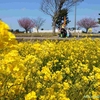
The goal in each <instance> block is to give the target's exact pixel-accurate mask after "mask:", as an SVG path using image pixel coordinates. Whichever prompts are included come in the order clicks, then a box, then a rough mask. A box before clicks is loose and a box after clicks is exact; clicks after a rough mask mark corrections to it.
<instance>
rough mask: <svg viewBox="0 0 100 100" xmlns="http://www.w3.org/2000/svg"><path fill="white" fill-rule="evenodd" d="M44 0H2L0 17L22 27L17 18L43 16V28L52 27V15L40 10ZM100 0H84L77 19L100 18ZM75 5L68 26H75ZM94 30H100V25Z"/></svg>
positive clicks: (14, 25)
mask: <svg viewBox="0 0 100 100" xmlns="http://www.w3.org/2000/svg"><path fill="white" fill-rule="evenodd" d="M41 1H42V0H0V18H1V19H2V20H3V21H4V22H6V23H7V24H8V25H9V26H10V27H11V28H12V29H14V30H15V29H20V30H24V29H22V28H20V26H19V25H18V22H17V20H18V19H21V18H23V17H29V18H33V19H35V18H37V17H39V16H40V17H42V18H43V19H45V20H46V21H45V23H44V25H43V26H42V27H41V28H44V29H51V21H52V20H51V17H50V16H48V15H46V14H44V13H43V12H42V11H41V10H40V4H41ZM98 13H100V0H84V1H83V2H82V3H80V4H79V5H78V6H77V21H79V20H80V19H82V18H87V17H91V18H95V19H96V20H97V18H99V17H100V16H99V15H98ZM74 15H75V13H74V7H73V8H72V9H71V11H70V13H69V15H68V16H69V20H71V22H70V24H69V25H68V27H74ZM94 30H100V27H98V28H95V29H94Z"/></svg>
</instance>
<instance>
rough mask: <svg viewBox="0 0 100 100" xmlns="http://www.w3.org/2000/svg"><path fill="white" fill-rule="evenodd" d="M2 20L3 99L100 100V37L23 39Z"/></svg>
mask: <svg viewBox="0 0 100 100" xmlns="http://www.w3.org/2000/svg"><path fill="white" fill-rule="evenodd" d="M8 29H9V26H8V25H7V24H5V23H4V22H2V21H0V100H100V39H94V40H92V39H90V38H83V39H80V40H76V39H71V40H69V41H57V40H56V41H50V40H45V41H42V42H40V41H36V42H33V43H32V42H30V41H28V42H20V43H18V42H17V41H16V38H15V36H14V35H13V34H12V33H10V32H9V31H8Z"/></svg>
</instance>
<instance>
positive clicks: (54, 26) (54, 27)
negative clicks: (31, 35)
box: [52, 20, 56, 34]
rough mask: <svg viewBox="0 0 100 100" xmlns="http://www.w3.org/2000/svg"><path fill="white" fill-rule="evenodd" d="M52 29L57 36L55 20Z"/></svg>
mask: <svg viewBox="0 0 100 100" xmlns="http://www.w3.org/2000/svg"><path fill="white" fill-rule="evenodd" d="M52 28H53V33H54V34H55V29H56V22H55V21H54V20H53V23H52Z"/></svg>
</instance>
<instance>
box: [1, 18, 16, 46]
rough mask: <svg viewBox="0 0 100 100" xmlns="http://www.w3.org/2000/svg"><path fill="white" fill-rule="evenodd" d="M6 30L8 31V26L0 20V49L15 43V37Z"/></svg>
mask: <svg viewBox="0 0 100 100" xmlns="http://www.w3.org/2000/svg"><path fill="white" fill-rule="evenodd" d="M8 30H10V28H9V26H8V25H7V24H6V23H4V22H3V21H1V20H0V48H3V47H5V46H10V45H11V44H15V43H16V42H17V41H15V36H14V35H13V34H12V33H11V32H10V31H8Z"/></svg>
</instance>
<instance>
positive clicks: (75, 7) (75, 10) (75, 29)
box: [74, 3, 77, 33]
mask: <svg viewBox="0 0 100 100" xmlns="http://www.w3.org/2000/svg"><path fill="white" fill-rule="evenodd" d="M76 10H77V3H75V22H74V27H75V33H76Z"/></svg>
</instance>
